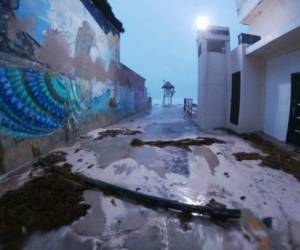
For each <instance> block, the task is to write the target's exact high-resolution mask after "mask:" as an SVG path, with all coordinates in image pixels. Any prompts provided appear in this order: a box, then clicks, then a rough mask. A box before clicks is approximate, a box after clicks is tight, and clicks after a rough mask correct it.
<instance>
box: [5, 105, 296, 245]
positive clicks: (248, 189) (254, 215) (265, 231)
mask: <svg viewBox="0 0 300 250" xmlns="http://www.w3.org/2000/svg"><path fill="white" fill-rule="evenodd" d="M117 128H121V129H122V128H127V129H132V130H140V131H142V132H143V133H142V134H137V135H133V136H117V137H114V138H109V137H107V138H104V139H102V140H95V138H97V136H98V132H100V131H103V130H102V129H99V130H96V131H92V132H90V133H89V134H88V135H87V136H86V137H83V139H81V140H79V141H78V142H77V143H76V144H75V145H74V146H72V147H68V148H63V149H58V150H63V151H65V152H66V153H68V155H67V162H68V163H70V164H72V165H73V168H72V171H73V172H78V173H81V174H84V175H86V176H88V177H90V178H94V179H100V180H103V181H105V182H109V183H113V184H116V185H119V186H122V187H125V188H128V189H131V190H135V191H138V192H143V193H146V194H151V195H156V196H159V197H164V198H169V199H175V200H178V201H181V202H183V203H188V204H199V205H205V204H207V203H208V202H209V201H210V199H212V198H213V199H215V200H217V201H218V202H221V203H223V204H226V205H227V206H228V207H229V208H239V209H242V211H243V213H242V218H241V220H237V221H227V222H220V221H211V220H210V219H209V218H205V217H200V216H196V217H193V218H192V219H191V220H190V221H187V222H186V221H185V220H183V219H182V218H181V216H178V213H175V212H172V211H163V210H153V209H148V208H145V207H143V206H141V205H138V204H135V203H131V202H129V201H126V200H120V199H117V198H114V197H111V196H105V195H104V194H103V193H101V192H98V191H92V190H90V191H86V192H85V194H84V198H85V200H86V202H87V203H88V204H90V205H91V209H90V211H89V213H88V215H86V216H85V217H84V218H81V219H80V220H79V221H76V222H74V223H73V224H72V225H70V226H67V227H62V228H60V229H59V230H55V231H52V232H49V233H46V234H39V233H36V234H35V235H33V236H32V237H31V238H30V239H29V240H28V241H27V242H26V244H25V245H24V249H26V250H35V249H45V250H52V249H53V250H54V249H55V250H60V249H72V250H73V249H74V250H76V249H87V250H88V249H91V250H98V249H99V250H100V249H133V250H134V249H136V250H141V249H153V250H154V249H170V250H173V249H174V250H177V249H178V250H182V249H188V250H192V249H207V250H217V249H228V250H234V249H300V240H299V239H300V237H299V236H300V213H299V211H300V183H299V182H298V181H297V180H296V179H295V178H294V177H293V176H291V175H288V174H286V173H283V172H281V171H278V170H273V169H269V168H263V167H261V166H259V161H245V162H238V161H236V159H235V157H234V156H233V154H234V153H236V152H259V151H258V150H257V149H255V148H253V147H252V146H251V145H249V144H248V143H247V142H245V141H243V140H241V139H240V138H238V137H235V136H232V135H227V134H225V133H224V132H221V131H212V132H211V133H203V132H200V131H199V130H198V129H197V127H196V126H195V125H194V124H193V123H192V122H190V121H188V120H186V119H185V118H184V114H183V112H182V106H174V107H171V108H161V107H158V106H155V107H154V108H153V109H152V110H151V111H149V112H147V113H143V114H139V115H137V116H135V117H130V118H129V119H127V120H125V121H123V122H120V123H119V124H115V125H114V126H111V127H110V128H109V129H117ZM198 136H205V137H212V138H217V139H220V140H224V141H225V142H226V144H213V145H211V146H201V147H196V146H193V147H191V149H192V150H191V152H189V151H187V150H185V149H182V148H176V147H166V148H157V147H151V146H143V147H132V146H130V143H131V141H132V139H134V138H139V139H142V140H151V141H153V140H177V139H182V138H196V137H198ZM26 174H27V172H26V171H25V172H24V173H22V174H19V175H15V176H10V177H9V178H6V179H3V180H2V183H1V184H0V185H1V186H2V187H6V188H7V189H8V188H9V187H10V186H16V185H17V183H19V182H23V181H24V180H25V179H26ZM2 190H4V188H3V189H2ZM0 195H1V193H0ZM66 212H67V211H66ZM265 217H272V221H273V226H272V229H269V228H267V227H266V226H265V225H263V224H262V223H261V220H262V219H263V218H265Z"/></svg>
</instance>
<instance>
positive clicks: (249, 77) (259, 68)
mask: <svg viewBox="0 0 300 250" xmlns="http://www.w3.org/2000/svg"><path fill="white" fill-rule="evenodd" d="M245 50H246V46H245V45H240V46H238V47H237V48H236V49H234V50H233V51H232V52H231V62H230V65H231V71H230V72H229V74H230V78H231V75H232V74H233V73H236V72H241V96H240V115H239V124H238V125H235V124H232V123H231V122H230V111H231V86H232V83H231V79H230V81H229V84H228V87H227V91H228V97H227V123H226V124H227V127H228V128H230V129H232V130H234V131H236V132H238V133H249V132H254V131H261V130H262V117H263V102H264V60H262V59H261V58H252V57H247V56H246V55H245Z"/></svg>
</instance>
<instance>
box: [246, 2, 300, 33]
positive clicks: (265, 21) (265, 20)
mask: <svg viewBox="0 0 300 250" xmlns="http://www.w3.org/2000/svg"><path fill="white" fill-rule="evenodd" d="M299 19H300V0H268V1H264V4H263V8H262V9H261V11H259V12H258V14H257V15H255V16H254V17H253V18H252V19H251V21H250V23H249V33H251V34H255V35H259V36H261V37H262V38H264V37H266V36H268V35H269V34H272V33H276V32H278V31H280V30H283V29H285V28H286V27H287V26H290V25H292V24H293V23H297V20H299Z"/></svg>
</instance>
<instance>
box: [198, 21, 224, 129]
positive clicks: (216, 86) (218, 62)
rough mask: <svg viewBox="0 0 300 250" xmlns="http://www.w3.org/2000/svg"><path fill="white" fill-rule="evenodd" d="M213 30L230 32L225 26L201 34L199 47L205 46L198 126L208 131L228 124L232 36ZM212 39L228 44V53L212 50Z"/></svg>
mask: <svg viewBox="0 0 300 250" xmlns="http://www.w3.org/2000/svg"><path fill="white" fill-rule="evenodd" d="M211 30H214V31H215V30H218V31H221V32H224V31H225V32H226V31H228V29H227V28H224V27H217V26H211V27H209V29H208V30H207V31H206V32H205V31H203V32H201V31H199V33H198V45H199V44H201V48H202V49H201V55H200V57H199V58H198V78H199V79H198V109H197V123H198V125H199V126H200V128H201V129H204V130H207V129H213V128H220V127H224V126H225V121H226V96H227V91H226V87H227V81H228V78H227V77H228V73H227V72H228V69H229V36H228V35H224V34H222V33H221V34H216V33H215V32H211ZM212 40H219V41H224V43H225V44H224V46H225V48H224V49H225V51H224V53H220V52H213V50H211V51H209V49H208V42H210V41H212ZM215 51H216V50H215Z"/></svg>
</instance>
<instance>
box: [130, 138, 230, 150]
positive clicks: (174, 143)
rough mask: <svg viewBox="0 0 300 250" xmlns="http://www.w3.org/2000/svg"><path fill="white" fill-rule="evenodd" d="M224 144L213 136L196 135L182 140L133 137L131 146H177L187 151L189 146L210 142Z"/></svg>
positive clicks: (210, 143) (206, 144) (207, 144)
mask: <svg viewBox="0 0 300 250" xmlns="http://www.w3.org/2000/svg"><path fill="white" fill-rule="evenodd" d="M215 143H218V144H225V143H226V142H225V141H222V140H218V139H215V138H208V137H198V138H196V139H182V140H169V141H142V140H139V139H133V140H132V142H131V146H133V147H142V146H152V147H159V148H165V147H177V148H182V149H185V150H187V151H191V149H190V147H191V146H210V145H212V144H215Z"/></svg>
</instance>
